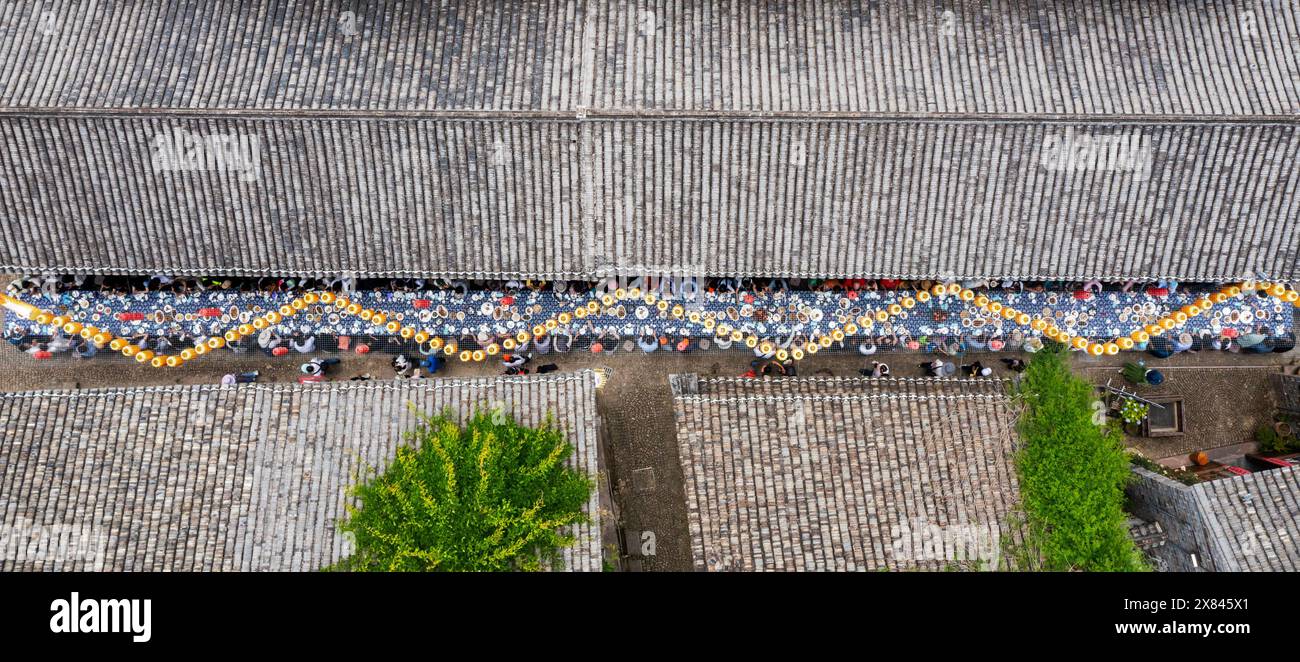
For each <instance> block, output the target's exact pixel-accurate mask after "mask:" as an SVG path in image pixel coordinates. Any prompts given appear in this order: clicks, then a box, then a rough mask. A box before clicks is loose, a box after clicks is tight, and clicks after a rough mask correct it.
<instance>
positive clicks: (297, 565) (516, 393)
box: [0, 372, 602, 571]
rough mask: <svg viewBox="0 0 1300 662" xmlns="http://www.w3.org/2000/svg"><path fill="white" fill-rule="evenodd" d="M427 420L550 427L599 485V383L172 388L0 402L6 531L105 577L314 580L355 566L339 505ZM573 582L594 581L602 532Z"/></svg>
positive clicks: (596, 529) (573, 377)
mask: <svg viewBox="0 0 1300 662" xmlns="http://www.w3.org/2000/svg"><path fill="white" fill-rule="evenodd" d="M408 402H409V403H414V404H415V405H416V406H417V407H418V408H419V409H420V410H422V411H439V410H441V409H442V408H444V407H450V408H451V409H452V411H453V412H455V414H456V415H457V416H462V417H463V416H464V415H465V414H466V413H467V412H468V411H470V410H471V409H473V408H476V407H480V406H483V407H492V406H495V405H496V404H497V403H501V404H504V405H505V410H506V411H507V412H511V413H512V414H513V415H514V416H516V417H517V418H518V419H519V420H521V421H523V422H524V423H526V424H530V425H535V424H537V423H540V422H541V421H542V420H543V419H544V418H545V417H546V416H547V414H548V413H549V414H551V415H553V416H554V418H555V420H556V422H557V423H558V424H559V425H560V427H561V428H562V429H563V430H564V431H565V433H566V437H567V438H568V439H569V441H570V442H571V443H572V444H573V446H574V448H575V453H574V455H573V456H572V457H571V459H570V463H571V464H572V465H573V466H575V467H578V468H580V469H581V470H582V471H584V472H586V473H588V474H589V475H591V476H592V477H593V479H594V478H595V476H596V472H597V444H598V442H597V439H596V427H595V416H596V405H595V381H594V377H593V376H592V374H591V373H587V372H583V373H576V374H570V375H564V376H558V377H548V378H542V377H530V378H509V379H507V378H498V379H463V380H450V379H447V380H428V381H414V382H412V381H396V382H367V383H355V382H351V383H350V382H339V383H329V384H320V385H305V386H299V385H251V386H240V387H223V386H176V387H160V388H147V389H104V390H83V391H43V392H30V393H6V394H0V444H3V445H0V524H3V525H4V526H5V527H6V530H7V531H13V530H14V529H10V528H8V527H24V526H37V527H46V529H47V530H54V529H55V528H56V527H73V526H75V527H85V529H86V530H94V531H97V532H99V533H102V534H104V535H105V536H107V538H106V545H105V548H104V554H105V555H104V557H103V566H102V568H103V569H105V570H117V571H132V570H194V571H211V570H241V571H261V570H291V571H311V570H316V569H319V568H321V567H323V566H326V565H329V564H331V563H334V562H336V561H338V560H340V559H341V558H343V557H345V556H346V555H347V554H348V553H350V548H351V547H350V543H348V542H347V541H346V540H345V539H344V538H343V537H342V536H341V535H340V534H339V533H338V532H337V530H336V523H337V521H338V519H339V518H341V517H343V516H344V504H345V503H346V501H347V498H348V497H347V496H346V494H345V491H346V489H347V488H348V487H349V486H350V485H352V484H353V482H354V479H355V476H356V474H357V472H358V471H359V470H360V469H361V468H363V467H364V466H367V465H368V466H373V467H376V468H378V469H382V468H383V467H384V466H386V464H387V463H388V461H389V460H390V459H391V457H392V456H393V454H394V449H395V448H396V445H397V444H398V443H400V441H401V433H402V432H404V431H406V430H410V429H411V428H412V427H413V424H414V418H413V416H412V415H411V414H410V412H409V411H408V409H407V403H408ZM587 512H588V513H590V515H591V517H592V522H591V523H590V524H587V525H582V526H580V527H578V528H577V530H576V532H575V533H576V536H577V543H576V544H575V545H574V546H573V547H570V548H569V549H567V550H566V551H565V566H566V569H570V570H596V571H599V570H600V569H601V553H602V550H601V542H600V517H599V512H598V508H597V500H596V496H595V494H594V492H593V496H592V500H591V503H590V504H589V505H588V507H587ZM0 556H4V558H0V570H5V571H10V570H78V569H89V568H92V567H93V566H92V565H90V563H89V562H88V561H86V560H77V559H76V558H62V559H45V560H41V559H34V558H30V557H29V558H19V556H18V555H13V554H8V555H0Z"/></svg>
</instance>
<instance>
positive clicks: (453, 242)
mask: <svg viewBox="0 0 1300 662" xmlns="http://www.w3.org/2000/svg"><path fill="white" fill-rule="evenodd" d="M177 126H179V127H185V128H186V129H187V130H189V131H192V132H195V133H200V134H247V135H256V136H259V137H260V139H261V142H262V144H263V154H262V175H261V178H260V179H259V180H257V181H252V182H244V181H240V179H239V175H238V173H235V172H158V171H155V170H154V169H153V167H152V165H151V163H150V160H149V158H148V155H149V154H150V153H151V152H150V141H151V140H152V137H153V136H154V135H156V134H158V133H160V132H164V131H169V130H170V129H171V128H172V127H177ZM1062 130H1063V129H1061V128H1060V127H1059V126H1049V125H1042V124H1023V123H992V124H980V123H975V124H972V123H967V122H948V121H943V122H921V123H893V122H885V123H881V122H874V121H865V120H863V121H843V122H785V121H726V122H720V121H676V120H674V121H655V122H650V123H641V122H632V121H598V122H597V121H587V122H583V123H578V122H573V121H567V120H566V121H549V120H548V121H539V122H532V121H514V120H511V121H484V120H402V121H393V120H364V119H337V120H319V121H317V120H297V119H294V120H287V119H273V120H265V119H264V120H253V119H228V118H223V119H193V118H185V119H180V118H177V119H170V120H165V119H160V118H127V117H121V118H75V119H74V118H49V117H42V118H34V117H23V118H17V117H10V118H7V119H4V120H0V135H2V136H3V139H4V142H5V144H6V148H5V149H3V150H0V172H4V173H10V174H8V175H7V176H6V181H7V182H8V184H7V188H6V189H5V192H4V193H3V195H0V214H3V217H4V218H5V227H6V230H7V234H8V238H9V240H8V241H6V242H4V244H3V245H0V265H3V266H5V267H8V268H17V267H24V268H30V269H37V268H62V269H69V270H85V271H92V272H102V271H127V272H146V273H147V272H168V271H176V272H181V271H188V272H199V273H204V272H207V273H228V272H234V273H266V272H273V273H307V274H328V273H339V272H343V271H354V272H357V273H365V274H377V275H408V274H426V275H427V274H445V273H456V274H519V275H533V276H551V277H559V278H565V277H578V276H590V275H593V274H598V273H604V272H609V271H617V270H624V271H627V272H643V271H644V270H664V271H667V270H670V269H674V270H686V271H689V272H692V273H700V274H727V275H730V274H772V273H779V274H784V275H805V276H811V275H844V274H853V275H863V276H870V275H875V276H915V277H928V276H944V275H947V274H949V273H951V274H953V275H955V276H971V277H982V276H990V275H995V276H1002V277H1042V278H1052V277H1059V278H1085V277H1087V278H1091V277H1107V278H1117V279H1118V278H1127V277H1148V278H1149V277H1161V276H1163V277H1178V278H1182V279H1187V280H1216V279H1231V278H1240V277H1242V276H1243V275H1244V274H1246V273H1247V272H1248V271H1251V270H1252V269H1253V270H1261V269H1262V270H1265V271H1267V272H1269V275H1270V276H1271V277H1274V278H1292V277H1297V276H1300V223H1296V222H1295V218H1296V215H1297V213H1300V202H1297V197H1298V196H1297V192H1298V191H1300V170H1297V169H1295V168H1291V167H1289V166H1288V165H1287V164H1288V163H1291V162H1294V161H1295V160H1296V159H1297V158H1300V132H1298V131H1297V129H1296V127H1294V126H1288V125H1259V126H1228V125H1213V126H1185V125H1169V124H1161V125H1145V124H1144V125H1140V126H1137V127H1128V128H1126V129H1123V130H1127V131H1134V130H1136V131H1141V132H1142V133H1143V135H1145V136H1147V137H1148V139H1149V140H1151V142H1152V144H1153V145H1154V146H1155V149H1156V150H1157V156H1156V158H1155V160H1154V163H1153V168H1152V172H1151V175H1150V177H1149V178H1147V179H1145V180H1143V179H1140V178H1139V177H1138V176H1137V175H1135V174H1134V173H1129V172H1105V171H1097V170H1084V171H1073V172H1061V171H1052V170H1047V169H1044V168H1043V167H1041V166H1040V164H1039V161H1040V156H1041V153H1042V148H1043V144H1044V140H1045V139H1046V137H1047V136H1048V135H1049V134H1051V133H1053V132H1058V133H1059V132H1060V131H1062ZM1116 131H1118V130H1116ZM1116 131H1112V130H1107V131H1106V133H1114V132H1116ZM498 145H499V146H501V148H502V149H504V150H505V151H504V156H503V157H500V159H499V160H494V159H497V158H498V157H496V156H495V154H497V152H496V151H495V150H496V149H497V147H498ZM747 145H748V147H746V146H747ZM800 152H802V153H803V154H805V155H806V156H804V157H797V156H795V155H796V154H797V153H800ZM800 158H803V159H804V160H802V161H801V160H800Z"/></svg>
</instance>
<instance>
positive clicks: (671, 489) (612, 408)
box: [0, 282, 1300, 570]
mask: <svg viewBox="0 0 1300 662" xmlns="http://www.w3.org/2000/svg"><path fill="white" fill-rule="evenodd" d="M2 285H3V283H2V282H0V286H2ZM1008 356H1012V355H1011V354H1008V353H1006V352H999V353H995V354H969V355H967V358H966V360H967V361H976V360H979V361H982V362H983V363H984V364H985V365H989V366H994V367H995V369H996V371H997V374H999V375H1004V376H1005V375H1007V374H1009V373H1007V372H1006V371H1004V370H1002V364H1001V361H1000V360H999V359H1001V358H1004V357H1008ZM1076 356H1077V358H1076V359H1075V362H1076V367H1077V368H1078V369H1079V370H1080V371H1081V374H1084V375H1085V376H1087V377H1088V378H1089V379H1091V380H1093V381H1095V382H1102V383H1104V382H1105V375H1106V374H1107V372H1108V371H1110V372H1113V374H1114V376H1115V379H1116V383H1118V382H1119V381H1120V377H1119V374H1118V368H1119V366H1120V365H1122V363H1123V362H1124V361H1125V360H1128V359H1129V358H1130V357H1127V356H1119V357H1103V358H1091V357H1084V356H1080V355H1076ZM340 358H341V359H342V361H343V362H342V363H341V365H339V366H336V367H335V368H334V373H333V375H332V376H333V378H334V379H347V378H348V377H351V376H354V375H358V374H363V373H369V374H371V375H373V376H374V377H375V378H379V379H388V378H391V377H392V370H391V369H390V367H389V362H390V361H391V360H392V356H391V355H389V354H382V353H375V354H370V355H366V356H359V355H356V354H345V355H341V356H340ZM751 358H752V356H750V355H749V354H748V353H747V352H743V351H737V350H731V351H712V352H697V353H691V354H677V353H665V352H656V353H655V354H652V355H644V354H641V353H640V352H639V351H636V352H633V353H625V352H619V353H615V354H613V355H593V354H589V353H583V354H564V355H555V354H551V355H548V356H546V357H544V359H545V360H544V361H539V362H553V363H556V364H557V365H558V366H559V367H560V369H561V370H564V371H571V370H580V369H584V368H595V367H605V368H609V369H610V370H611V371H612V374H611V377H610V380H609V382H608V383H607V384H606V385H605V387H604V388H602V389H601V392H600V394H599V396H598V400H599V410H600V412H601V415H602V416H603V418H604V421H605V426H606V431H607V437H608V443H609V446H608V450H609V451H610V452H609V453H608V454H607V462H608V468H609V471H610V473H611V483H612V485H613V488H614V495H615V500H616V502H617V504H618V506H619V510H620V516H621V524H622V526H623V527H624V529H625V530H628V531H651V532H653V533H654V537H655V541H656V546H655V547H656V548H655V552H656V553H655V555H653V556H649V557H645V558H643V559H639V560H638V561H639V565H640V567H641V568H642V569H645V570H690V569H691V567H692V564H691V558H690V544H689V533H688V530H687V523H686V502H685V495H684V492H683V483H682V469H681V465H680V464H679V459H678V453H677V441H676V431H675V429H676V428H675V424H674V421H673V411H672V399H671V396H670V394H669V390H668V383H667V376H668V375H669V374H673V373H677V372H696V373H700V374H705V375H727V376H735V375H739V374H741V373H743V372H745V370H747V369H748V368H749V361H750V359H751ZM871 358H874V359H878V360H884V361H886V362H887V363H889V364H890V366H891V368H892V371H893V374H894V375H895V376H900V377H908V376H912V377H915V376H921V368H920V364H921V363H922V362H924V361H926V360H927V357H926V356H925V355H921V354H916V353H911V352H899V353H892V354H884V355H877V356H875V357H871ZM301 360H302V355H296V354H291V355H289V356H285V357H278V358H270V357H267V356H265V355H264V354H261V353H249V354H243V355H238V354H234V353H232V352H228V351H221V352H218V353H216V354H212V355H208V356H206V357H204V358H203V359H200V360H195V361H194V362H192V363H190V364H187V365H185V366H183V367H181V368H177V369H174V370H156V369H153V368H148V367H144V366H141V365H138V364H136V363H135V362H133V361H129V360H127V359H125V358H122V357H120V356H117V355H110V356H100V357H96V358H94V359H90V360H85V361H81V360H76V359H71V358H66V359H57V360H50V361H40V362H38V361H35V360H33V359H31V358H30V357H28V356H27V355H25V354H22V353H20V352H18V351H16V350H15V349H14V348H13V347H12V346H10V345H8V344H7V343H0V390H32V389H44V388H94V387H105V386H142V385H159V384H196V383H215V382H217V381H219V380H220V378H221V376H222V375H224V374H226V373H230V372H242V371H247V370H258V371H260V372H261V373H262V378H261V381H271V382H281V381H293V380H296V379H297V377H298V374H299V373H298V364H299V363H300V362H301ZM535 363H538V362H535ZM866 363H867V361H866V360H865V358H864V357H861V356H858V355H857V354H856V353H832V352H822V353H819V354H817V355H816V356H813V357H809V358H808V359H806V360H804V361H802V362H801V363H800V364H799V374H800V376H812V375H817V374H821V375H827V374H829V375H835V376H856V375H857V370H858V369H859V368H861V367H863V366H864V365H865V364H866ZM1158 363H1159V364H1160V366H1161V367H1169V368H1173V369H1176V370H1177V369H1181V368H1190V367H1193V366H1209V367H1213V366H1255V367H1262V368H1268V367H1270V366H1271V367H1272V369H1274V370H1277V369H1282V367H1283V366H1292V367H1291V369H1294V367H1293V366H1294V365H1295V364H1297V363H1300V353H1297V352H1294V351H1293V352H1290V353H1287V354H1267V355H1235V354H1223V353H1200V354H1196V355H1188V354H1181V355H1177V356H1175V357H1173V358H1171V359H1167V360H1164V361H1160V362H1158ZM499 372H500V369H499V367H498V366H497V365H496V364H461V363H458V362H451V363H449V364H447V367H446V369H445V370H444V371H442V372H440V373H439V375H438V376H439V377H468V376H487V375H495V374H498V373H499ZM1251 372H1258V371H1251ZM1214 374H1215V375H1217V377H1215V378H1214V383H1213V384H1210V386H1209V387H1213V388H1220V389H1224V390H1225V391H1229V392H1230V391H1231V389H1232V383H1233V374H1232V371H1230V370H1222V371H1217V372H1214ZM1224 401H1225V402H1230V400H1229V399H1228V398H1225V399H1224ZM1216 415H1220V416H1234V415H1242V414H1239V413H1234V410H1233V409H1232V407H1231V405H1230V404H1225V405H1224V409H1223V411H1221V412H1218V413H1216ZM647 469H648V470H649V471H646V470H647ZM634 472H636V473H635V474H634ZM650 474H653V480H649V477H650ZM634 476H635V477H636V479H634Z"/></svg>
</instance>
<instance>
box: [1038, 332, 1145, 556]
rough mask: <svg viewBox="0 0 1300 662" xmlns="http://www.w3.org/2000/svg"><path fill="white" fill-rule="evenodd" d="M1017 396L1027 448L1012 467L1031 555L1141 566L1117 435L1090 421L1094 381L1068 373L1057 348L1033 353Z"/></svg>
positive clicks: (1124, 456) (1125, 461) (1107, 424)
mask: <svg viewBox="0 0 1300 662" xmlns="http://www.w3.org/2000/svg"><path fill="white" fill-rule="evenodd" d="M1020 394H1021V396H1022V397H1023V398H1024V400H1025V403H1026V405H1027V409H1026V411H1025V412H1024V414H1023V415H1022V416H1021V418H1020V422H1019V427H1020V433H1021V435H1022V437H1023V438H1024V442H1025V445H1024V447H1023V448H1022V449H1021V450H1020V452H1019V453H1018V454H1017V457H1016V465H1017V468H1018V470H1019V473H1020V491H1021V498H1022V500H1023V503H1024V509H1025V515H1026V523H1027V525H1028V526H1027V530H1026V533H1025V544H1026V548H1027V550H1030V551H1031V552H1032V553H1031V554H1030V556H1032V557H1034V558H1036V559H1037V562H1038V563H1040V564H1041V566H1042V568H1043V569H1045V570H1087V571H1136V570H1143V569H1146V564H1145V563H1144V561H1143V560H1142V554H1141V552H1140V551H1138V549H1137V547H1136V545H1134V544H1133V540H1132V539H1131V538H1130V537H1129V534H1128V525H1127V519H1128V517H1127V515H1125V513H1124V485H1125V483H1127V481H1128V480H1129V477H1130V473H1129V459H1128V455H1127V453H1126V452H1125V450H1124V442H1123V435H1122V434H1121V433H1120V432H1119V430H1117V429H1116V427H1115V425H1114V423H1113V422H1108V421H1103V422H1102V424H1100V425H1099V424H1097V422H1095V421H1094V417H1093V414H1094V409H1093V405H1092V403H1093V401H1094V400H1096V396H1095V395H1094V391H1093V386H1092V385H1091V384H1090V383H1088V382H1087V381H1084V380H1083V379H1080V378H1078V377H1076V376H1075V375H1074V374H1073V373H1071V372H1070V368H1069V366H1068V365H1067V364H1066V361H1065V357H1064V356H1063V355H1062V353H1061V351H1060V350H1059V347H1058V348H1053V349H1047V350H1044V351H1041V352H1038V353H1037V354H1035V355H1034V359H1033V360H1032V361H1031V362H1030V363H1029V367H1028V368H1027V369H1026V370H1025V372H1024V374H1023V379H1022V381H1021V384H1020Z"/></svg>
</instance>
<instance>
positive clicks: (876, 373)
mask: <svg viewBox="0 0 1300 662" xmlns="http://www.w3.org/2000/svg"><path fill="white" fill-rule="evenodd" d="M858 374H860V375H862V376H863V377H888V376H889V365H888V364H886V363H881V362H880V361H872V362H871V367H869V368H862V369H860V370H858Z"/></svg>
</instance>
